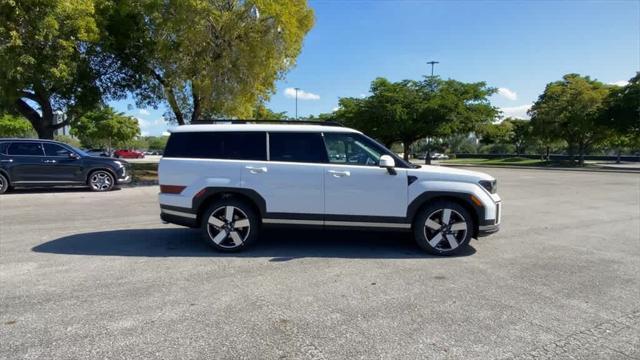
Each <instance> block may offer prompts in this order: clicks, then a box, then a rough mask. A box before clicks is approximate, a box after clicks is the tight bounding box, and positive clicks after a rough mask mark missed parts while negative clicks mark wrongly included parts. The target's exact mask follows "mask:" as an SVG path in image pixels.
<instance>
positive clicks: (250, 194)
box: [192, 187, 266, 226]
mask: <svg viewBox="0 0 640 360" xmlns="http://www.w3.org/2000/svg"><path fill="white" fill-rule="evenodd" d="M224 198H234V199H238V200H242V201H244V202H246V203H247V204H249V205H250V206H251V207H253V209H254V210H255V212H256V213H257V214H258V216H260V219H262V218H263V217H264V214H265V213H266V202H265V200H264V198H263V197H262V196H260V194H258V193H257V192H255V191H253V190H249V189H242V188H227V187H208V188H204V189H202V190H200V192H198V193H197V194H196V196H195V197H194V198H193V204H192V208H193V209H194V210H195V211H196V225H197V226H200V224H201V220H202V214H203V213H204V212H205V211H206V210H207V208H208V207H209V206H210V205H211V204H212V203H213V202H215V201H218V200H220V199H224Z"/></svg>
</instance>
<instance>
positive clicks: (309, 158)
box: [269, 132, 327, 163]
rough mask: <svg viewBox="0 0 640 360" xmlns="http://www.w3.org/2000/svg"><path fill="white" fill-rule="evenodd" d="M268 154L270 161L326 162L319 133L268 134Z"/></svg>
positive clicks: (325, 154)
mask: <svg viewBox="0 0 640 360" xmlns="http://www.w3.org/2000/svg"><path fill="white" fill-rule="evenodd" d="M269 154H270V157H271V160H272V161H289V162H306V163H325V162H327V152H326V151H325V148H324V142H323V141H322V135H320V134H319V133H301V132H290V133H286V132H272V133H269Z"/></svg>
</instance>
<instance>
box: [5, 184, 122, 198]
mask: <svg viewBox="0 0 640 360" xmlns="http://www.w3.org/2000/svg"><path fill="white" fill-rule="evenodd" d="M118 190H120V187H114V188H113V189H112V190H111V191H118ZM76 192H80V193H81V192H86V193H93V192H94V191H92V190H91V189H89V188H88V187H86V186H74V187H28V188H17V189H11V190H10V191H7V192H6V193H4V194H2V196H12V195H21V194H44V193H76Z"/></svg>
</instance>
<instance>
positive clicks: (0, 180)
mask: <svg viewBox="0 0 640 360" xmlns="http://www.w3.org/2000/svg"><path fill="white" fill-rule="evenodd" d="M7 190H9V179H7V177H6V176H4V175H3V174H2V173H0V194H4V193H6V192H7Z"/></svg>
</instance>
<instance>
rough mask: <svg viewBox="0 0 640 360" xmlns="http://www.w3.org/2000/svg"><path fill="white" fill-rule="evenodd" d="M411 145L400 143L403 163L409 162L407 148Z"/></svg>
mask: <svg viewBox="0 0 640 360" xmlns="http://www.w3.org/2000/svg"><path fill="white" fill-rule="evenodd" d="M410 145H411V142H409V141H403V142H402V151H403V152H404V154H403V155H404V161H409V146H410Z"/></svg>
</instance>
